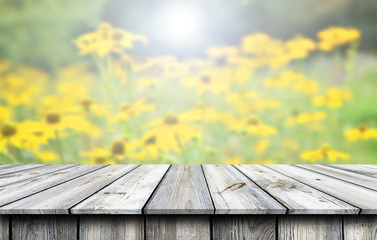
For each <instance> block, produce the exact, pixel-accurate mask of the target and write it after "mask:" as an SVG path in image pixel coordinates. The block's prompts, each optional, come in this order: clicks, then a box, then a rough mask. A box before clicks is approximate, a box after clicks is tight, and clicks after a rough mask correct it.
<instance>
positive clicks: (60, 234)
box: [12, 215, 77, 240]
mask: <svg viewBox="0 0 377 240" xmlns="http://www.w3.org/2000/svg"><path fill="white" fill-rule="evenodd" d="M12 239H22V240H37V239H38V240H63V239H64V240H76V239H77V217H76V216H62V215H60V216H52V215H26V216H25V215H23V216H13V217H12Z"/></svg>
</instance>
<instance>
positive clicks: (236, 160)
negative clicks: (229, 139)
mask: <svg viewBox="0 0 377 240" xmlns="http://www.w3.org/2000/svg"><path fill="white" fill-rule="evenodd" d="M225 164H241V158H240V157H231V158H228V159H227V160H226V161H225Z"/></svg>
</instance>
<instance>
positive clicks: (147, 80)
mask: <svg viewBox="0 0 377 240" xmlns="http://www.w3.org/2000/svg"><path fill="white" fill-rule="evenodd" d="M161 82H162V81H161V80H160V79H157V78H151V77H144V78H140V79H138V80H137V85H138V86H139V87H155V86H158V85H160V84H161Z"/></svg>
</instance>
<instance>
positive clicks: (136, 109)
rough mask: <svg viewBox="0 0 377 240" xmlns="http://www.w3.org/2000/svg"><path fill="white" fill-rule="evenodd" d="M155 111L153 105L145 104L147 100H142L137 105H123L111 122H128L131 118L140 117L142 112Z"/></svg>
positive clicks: (126, 103)
mask: <svg viewBox="0 0 377 240" xmlns="http://www.w3.org/2000/svg"><path fill="white" fill-rule="evenodd" d="M154 109H155V106H154V105H153V104H145V98H141V99H139V100H138V101H136V102H135V103H129V102H124V103H122V105H121V107H120V109H119V112H118V114H117V115H115V116H114V117H113V118H112V119H111V122H113V123H115V122H119V121H127V120H128V119H129V118H130V117H131V116H132V117H138V116H140V114H141V113H142V112H150V111H153V110H154Z"/></svg>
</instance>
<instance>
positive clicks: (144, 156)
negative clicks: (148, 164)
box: [127, 134, 161, 161]
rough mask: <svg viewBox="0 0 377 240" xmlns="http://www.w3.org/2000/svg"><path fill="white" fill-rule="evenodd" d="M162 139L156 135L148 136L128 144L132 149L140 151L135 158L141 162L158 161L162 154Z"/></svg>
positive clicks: (135, 154)
mask: <svg viewBox="0 0 377 240" xmlns="http://www.w3.org/2000/svg"><path fill="white" fill-rule="evenodd" d="M159 142H160V138H158V137H157V136H156V135H151V134H146V135H144V136H143V137H142V138H141V139H136V140H133V141H131V142H130V143H128V145H127V146H128V147H129V148H131V149H136V150H139V152H137V153H134V154H133V157H134V158H136V159H139V160H144V161H145V160H156V159H157V158H158V157H159V154H160V148H159V146H161V144H160V143H159Z"/></svg>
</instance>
